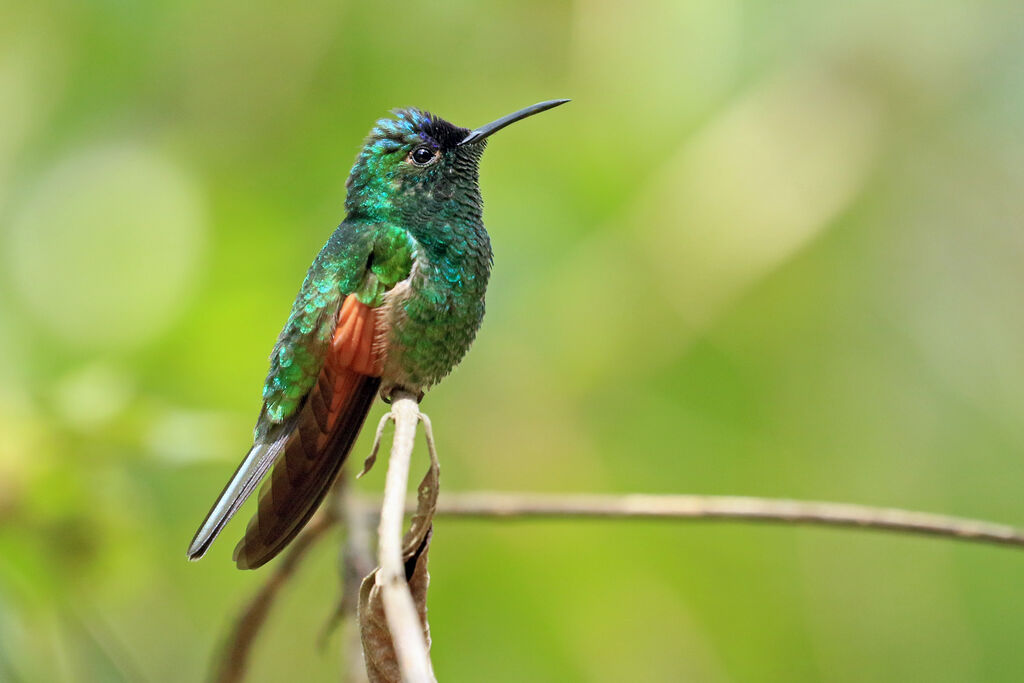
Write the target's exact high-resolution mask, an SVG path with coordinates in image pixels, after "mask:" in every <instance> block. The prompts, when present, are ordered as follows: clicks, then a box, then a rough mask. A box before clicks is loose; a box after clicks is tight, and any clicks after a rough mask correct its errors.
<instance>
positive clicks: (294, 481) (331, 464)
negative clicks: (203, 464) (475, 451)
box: [234, 364, 380, 569]
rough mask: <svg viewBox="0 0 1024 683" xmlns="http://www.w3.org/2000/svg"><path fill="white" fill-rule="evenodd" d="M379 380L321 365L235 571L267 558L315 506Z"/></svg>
mask: <svg viewBox="0 0 1024 683" xmlns="http://www.w3.org/2000/svg"><path fill="white" fill-rule="evenodd" d="M379 387H380V378H379V377H369V376H367V375H363V374H361V373H358V372H356V371H354V370H351V369H348V368H340V369H339V368H331V367H329V364H328V366H325V367H324V368H323V370H321V373H320V378H319V380H318V382H317V384H316V385H315V386H314V388H313V390H312V391H311V392H310V394H309V396H308V398H307V400H306V402H305V404H304V405H303V407H302V409H301V411H300V412H299V414H298V415H297V416H296V424H295V426H294V428H293V429H292V430H291V433H290V434H289V435H288V437H287V439H286V441H285V443H284V445H283V448H282V451H281V456H280V458H279V459H278V462H277V464H276V465H274V470H273V473H272V474H271V475H270V478H269V479H268V480H267V481H266V483H264V484H263V487H262V489H261V490H260V501H259V508H258V510H257V512H256V514H255V515H254V516H253V518H252V519H251V520H250V521H249V526H248V527H247V528H246V530H245V536H244V537H243V538H242V540H241V541H239V542H238V545H237V546H235V553H234V559H235V564H236V565H237V566H238V568H239V569H255V568H257V567H260V566H262V565H263V564H265V563H266V562H268V561H270V560H271V559H273V557H274V556H275V555H277V554H278V553H279V552H281V550H282V549H284V547H285V546H286V545H288V542H289V541H291V540H292V539H293V538H294V537H295V535H296V534H298V533H299V532H300V531H301V530H302V527H304V526H305V525H306V522H308V521H309V518H310V517H312V516H313V513H314V512H316V509H317V508H318V507H319V506H320V503H321V502H322V501H323V499H324V496H326V495H327V491H328V490H329V489H330V488H331V484H332V483H333V482H334V479H335V477H336V476H337V474H338V471H339V470H340V469H341V466H342V464H343V463H344V462H345V458H347V457H348V454H349V451H351V450H352V444H354V443H355V440H356V438H357V437H358V436H359V432H360V430H361V429H362V427H363V422H364V421H365V420H366V415H367V413H369V412H370V406H372V405H373V400H374V398H375V397H376V395H377V389H378V388H379Z"/></svg>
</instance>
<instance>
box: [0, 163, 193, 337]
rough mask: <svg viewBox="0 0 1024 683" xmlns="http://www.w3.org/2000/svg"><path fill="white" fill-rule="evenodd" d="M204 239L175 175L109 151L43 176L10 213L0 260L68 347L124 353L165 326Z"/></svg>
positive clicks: (182, 180) (184, 184)
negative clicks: (108, 348)
mask: <svg viewBox="0 0 1024 683" xmlns="http://www.w3.org/2000/svg"><path fill="white" fill-rule="evenodd" d="M204 233H205V216H204V208H203V202H202V199H201V196H200V192H199V190H198V188H197V186H196V182H195V181H194V179H193V178H191V177H190V176H189V175H188V173H187V172H186V171H185V170H183V169H181V168H180V167H179V166H178V165H176V164H174V163H173V162H172V161H170V160H169V159H167V158H165V157H164V156H163V155H162V154H161V153H160V152H158V151H156V150H152V149H146V148H144V147H140V146H134V145H112V146H104V147H99V148H94V149H90V150H87V151H84V152H80V153H78V154H75V155H72V156H70V157H69V158H66V159H64V160H63V161H60V162H59V163H57V164H56V166H55V167H54V168H52V169H51V170H49V171H48V172H46V173H45V174H44V175H43V176H42V178H41V179H40V180H39V181H38V182H37V183H36V184H35V186H34V187H33V188H32V189H31V190H30V191H29V192H28V194H27V196H26V197H25V200H24V202H23V203H22V204H21V206H20V208H19V210H18V211H16V213H15V215H14V217H13V220H12V223H11V225H10V229H9V234H8V239H7V242H8V246H7V249H5V250H4V252H5V255H6V257H7V258H6V259H5V260H6V261H7V264H6V265H7V270H8V272H9V274H10V275H9V277H11V278H12V279H13V285H14V288H15V290H16V291H17V292H18V294H20V297H21V299H22V303H23V304H24V305H25V306H26V307H27V308H28V309H29V311H30V312H31V313H32V314H33V315H34V316H35V317H36V318H37V319H38V320H39V322H41V323H42V324H44V325H45V326H47V327H48V328H49V329H51V330H52V331H53V332H55V333H56V334H58V335H59V336H60V337H61V338H63V339H64V340H65V341H66V342H68V343H71V344H74V345H80V346H87V347H88V346H106V345H118V346H128V345H134V344H138V343H140V342H143V341H145V340H147V339H149V338H150V337H152V335H154V334H156V333H158V332H160V331H161V330H162V329H164V328H165V327H166V326H167V325H168V324H169V323H170V322H171V321H172V320H173V319H174V313H175V311H176V309H178V308H179V307H180V306H181V304H182V303H183V300H184V299H185V297H186V295H187V293H188V292H189V290H190V289H191V286H192V280H193V276H194V274H195V270H196V266H197V263H198V261H199V258H200V256H201V254H202V251H203V244H204Z"/></svg>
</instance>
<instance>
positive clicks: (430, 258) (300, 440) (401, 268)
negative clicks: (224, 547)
mask: <svg viewBox="0 0 1024 683" xmlns="http://www.w3.org/2000/svg"><path fill="white" fill-rule="evenodd" d="M568 101H569V100H566V99H560V100H549V101H547V102H540V103H538V104H535V105H533V106H531V107H526V108H525V109H520V110H519V111H516V112H513V113H511V114H508V115H507V116H503V117H502V118H500V119H497V120H496V121H492V122H491V123H488V124H486V125H484V126H481V127H479V128H476V129H475V130H469V129H467V128H462V127H460V126H456V125H454V124H452V123H449V122H448V121H445V120H444V119H442V118H440V117H438V116H435V115H433V114H431V113H429V112H426V111H423V110H420V109H415V108H408V109H398V110H395V111H394V112H392V113H393V117H391V118H383V119H380V120H379V121H377V123H376V124H375V125H374V127H373V129H372V130H371V131H370V135H369V136H368V137H367V138H366V141H365V142H364V143H363V147H362V149H361V150H360V152H359V154H358V155H357V157H356V161H355V164H354V165H353V166H352V170H351V172H350V174H349V177H348V181H347V182H346V184H345V187H346V198H345V213H346V216H345V219H344V221H342V223H341V225H339V226H338V228H337V229H336V230H335V231H334V233H333V234H332V235H331V236H330V238H329V239H328V240H327V243H326V244H325V245H324V247H323V249H321V251H320V253H319V254H318V255H317V257H316V259H314V261H313V264H312V266H310V268H309V271H308V273H307V274H306V278H305V280H304V281H303V283H302V287H301V289H300V290H299V293H298V296H297V297H296V298H295V303H294V304H293V306H292V310H291V314H290V315H289V316H288V321H287V322H286V323H285V326H284V329H283V330H282V331H281V334H280V336H279V337H278V339H277V343H276V344H275V345H274V348H273V351H272V352H271V355H270V371H269V372H268V374H267V379H266V381H265V383H264V385H263V406H262V409H261V410H260V414H259V418H258V419H257V421H256V428H255V430H254V434H253V445H252V448H250V449H249V452H248V454H247V455H246V456H245V459H244V460H243V461H242V463H241V464H240V465H239V466H238V469H237V470H235V473H234V475H232V477H231V479H230V480H229V481H228V483H227V485H226V486H225V487H224V490H223V491H222V492H221V494H220V496H219V497H218V498H217V501H216V502H215V503H214V505H213V508H212V509H211V510H210V512H209V513H208V514H207V515H206V519H205V520H203V523H202V524H201V525H200V527H199V530H198V531H197V532H196V535H195V538H193V540H192V544H191V545H190V546H189V549H188V557H189V559H191V560H198V559H199V558H201V557H202V556H203V555H204V554H205V553H206V551H207V550H208V549H209V547H210V544H211V543H213V541H214V539H216V538H217V535H218V534H220V532H221V530H222V529H223V528H224V525H225V524H227V522H228V520H230V519H231V517H232V516H233V515H234V514H235V513H236V512H237V511H238V508H239V507H241V505H242V504H243V503H244V502H245V500H246V499H247V498H248V497H249V496H250V495H251V494H252V492H253V491H254V490H255V489H256V487H257V486H258V485H259V484H260V482H261V481H262V480H263V479H264V477H265V475H267V473H268V472H271V473H270V476H269V477H267V479H266V482H265V483H264V484H263V486H262V488H261V490H260V495H259V505H258V509H257V511H256V514H255V515H254V516H253V518H252V519H251V520H250V521H249V525H248V527H247V528H246V531H245V535H244V537H243V538H242V539H241V540H240V541H239V542H238V545H237V546H236V547H235V551H234V560H235V564H236V565H237V566H238V568H239V569H255V568H257V567H260V566H262V565H263V564H265V563H266V562H268V561H269V560H271V559H272V558H273V557H274V556H275V555H277V554H278V553H279V552H281V550H283V549H284V548H285V546H287V545H288V543H289V542H290V541H291V540H292V539H293V538H294V537H295V536H296V534H298V533H299V532H300V531H301V530H302V527H303V526H305V524H306V522H308V521H309V519H310V517H312V516H313V513H314V512H316V509H317V507H319V505H320V503H321V502H322V501H323V499H324V496H325V495H326V494H327V491H328V489H330V487H331V484H332V483H333V481H334V479H335V478H336V477H337V474H338V472H339V470H340V469H341V466H342V464H343V463H344V462H345V458H346V457H347V456H348V453H349V451H350V450H351V449H352V444H353V443H354V442H355V440H356V437H358V436H359V432H360V430H361V429H362V426H363V422H364V421H365V419H366V415H367V413H368V412H369V411H370V407H371V406H372V404H373V402H374V399H375V398H376V397H377V395H378V393H379V395H380V397H381V398H382V399H383V400H384V401H389V400H390V397H391V395H392V393H393V392H394V391H395V390H398V389H401V390H404V391H408V392H410V393H412V394H413V395H416V396H418V397H419V398H420V399H422V397H423V394H424V392H425V391H426V390H427V389H429V388H430V387H431V386H433V385H434V384H437V383H438V382H439V381H440V380H441V379H442V378H443V377H445V376H446V375H447V374H448V373H449V372H451V370H452V369H453V368H454V367H455V365H457V364H458V363H459V361H460V360H462V358H463V356H464V355H465V354H466V351H467V350H468V349H469V346H470V344H471V343H472V342H473V339H474V337H475V336H476V333H477V330H478V329H479V327H480V323H481V321H482V320H483V316H484V295H485V293H486V290H487V280H488V278H489V276H490V272H491V264H492V262H493V256H492V252H491V241H490V237H489V236H488V234H487V231H486V230H485V229H484V224H483V202H482V199H481V197H480V185H479V170H478V169H479V162H480V157H481V155H482V153H483V151H484V148H485V147H486V145H487V140H488V138H489V137H490V136H491V135H493V134H494V133H496V132H498V131H499V130H501V129H503V128H505V127H506V126H508V125H510V124H512V123H515V122H516V121H520V120H522V119H525V118H527V117H528V116H533V115H534V114H538V113H540V112H542V111H546V110H548V109H551V108H553V107H557V106H559V105H561V104H564V103H566V102H568ZM271 470H272V471H271Z"/></svg>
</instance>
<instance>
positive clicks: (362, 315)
mask: <svg viewBox="0 0 1024 683" xmlns="http://www.w3.org/2000/svg"><path fill="white" fill-rule="evenodd" d="M380 324H381V311H380V309H379V308H371V307H370V306H367V305H366V304H364V303H363V302H361V301H360V300H359V299H357V298H356V295H355V294H349V295H348V296H347V297H345V301H344V302H342V304H341V313H340V314H339V315H338V325H337V327H335V329H334V338H333V339H332V340H331V348H330V351H329V352H328V357H327V362H328V364H329V365H331V367H332V369H336V370H352V371H353V372H357V373H359V374H361V375H367V376H369V377H380V374H381V372H382V371H383V369H384V350H383V348H381V346H380V345H379V344H375V343H374V342H375V341H376V339H377V337H378V333H379V331H380Z"/></svg>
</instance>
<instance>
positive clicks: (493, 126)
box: [459, 100, 569, 145]
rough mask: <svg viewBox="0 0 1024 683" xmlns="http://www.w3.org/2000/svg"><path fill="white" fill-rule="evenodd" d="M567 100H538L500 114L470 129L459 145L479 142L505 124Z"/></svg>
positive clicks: (520, 119) (552, 107) (551, 107)
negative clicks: (522, 107) (524, 107)
mask: <svg viewBox="0 0 1024 683" xmlns="http://www.w3.org/2000/svg"><path fill="white" fill-rule="evenodd" d="M568 101H569V100H548V101H547V102H538V103H537V104H535V105H533V106H531V107H527V108H526V109H520V110H519V111H517V112H513V113H511V114H509V115H508V116H502V117H501V118H500V119H498V120H497V121H491V122H490V123H488V124H486V125H483V126H480V127H479V128H477V129H476V130H474V131H471V132H470V134H469V135H467V136H466V137H465V138H463V139H462V142H460V143H459V145H468V144H469V143H471V142H479V141H480V140H483V139H484V138H486V137H488V136H489V135H493V134H494V133H497V132H498V131H499V130H501V129H502V128H504V127H505V126H508V125H510V124H513V123H515V122H516V121H522V120H523V119H525V118H526V117H527V116H533V115H534V114H539V113H541V112H542V111H547V110H548V109H554V108H555V107H557V106H558V105H560V104H565V103H566V102H568Z"/></svg>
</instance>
